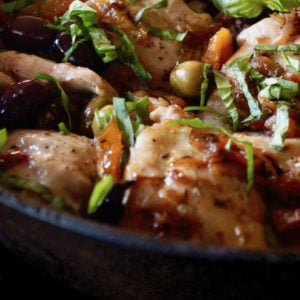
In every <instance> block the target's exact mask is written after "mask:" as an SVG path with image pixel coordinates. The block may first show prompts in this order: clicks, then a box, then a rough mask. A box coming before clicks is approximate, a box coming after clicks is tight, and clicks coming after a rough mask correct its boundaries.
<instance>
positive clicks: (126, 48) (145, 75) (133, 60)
mask: <svg viewBox="0 0 300 300" xmlns="http://www.w3.org/2000/svg"><path fill="white" fill-rule="evenodd" d="M113 30H114V31H115V32H116V33H118V34H119V35H120V36H121V37H122V43H121V46H120V47H119V48H118V49H117V53H118V58H119V60H120V61H121V63H123V64H125V65H127V66H129V67H130V68H131V69H132V70H133V71H134V73H135V74H136V76H137V77H138V78H139V80H140V81H141V85H142V87H143V88H147V87H148V83H149V81H150V80H151V79H152V76H151V74H150V73H149V72H147V71H146V69H145V68H144V66H143V65H142V64H141V62H140V61H139V58H138V57H137V55H136V53H135V49H134V45H133V44H132V42H131V40H130V38H129V37H128V35H127V34H126V33H125V32H123V31H122V30H121V29H119V28H117V27H113Z"/></svg>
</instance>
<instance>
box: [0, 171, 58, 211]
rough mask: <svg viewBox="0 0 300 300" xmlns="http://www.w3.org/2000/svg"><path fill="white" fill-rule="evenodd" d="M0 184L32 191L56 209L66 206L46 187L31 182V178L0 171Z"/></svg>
mask: <svg viewBox="0 0 300 300" xmlns="http://www.w3.org/2000/svg"><path fill="white" fill-rule="evenodd" d="M0 183H1V184H3V185H4V186H6V187H8V188H12V189H15V190H29V191H32V192H34V193H36V194H38V195H39V196H40V197H42V198H43V199H44V200H46V201H47V202H48V203H49V204H50V205H51V206H55V207H56V208H59V207H58V206H64V205H63V199H62V198H61V197H59V196H57V195H54V194H53V193H52V192H51V191H50V190H49V189H48V188H47V187H46V186H44V185H42V184H40V183H39V182H37V181H33V180H30V179H29V178H26V177H21V176H16V175H10V174H7V173H4V172H1V171H0ZM58 204H59V205H58Z"/></svg>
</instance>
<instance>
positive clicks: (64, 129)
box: [57, 122, 70, 135]
mask: <svg viewBox="0 0 300 300" xmlns="http://www.w3.org/2000/svg"><path fill="white" fill-rule="evenodd" d="M57 127H58V130H59V132H60V133H61V134H63V135H67V134H69V133H70V131H69V130H68V128H67V126H66V124H65V123H64V122H60V123H58V124H57Z"/></svg>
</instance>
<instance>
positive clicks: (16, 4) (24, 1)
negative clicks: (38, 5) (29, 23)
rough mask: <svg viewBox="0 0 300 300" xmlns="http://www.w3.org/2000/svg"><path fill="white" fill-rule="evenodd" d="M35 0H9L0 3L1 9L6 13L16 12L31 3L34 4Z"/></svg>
mask: <svg viewBox="0 0 300 300" xmlns="http://www.w3.org/2000/svg"><path fill="white" fill-rule="evenodd" d="M34 2H35V0H15V1H9V2H5V3H2V4H0V9H1V10H2V11H4V12H5V13H15V12H17V11H19V10H21V9H23V8H25V7H27V6H29V5H31V4H33V3H34Z"/></svg>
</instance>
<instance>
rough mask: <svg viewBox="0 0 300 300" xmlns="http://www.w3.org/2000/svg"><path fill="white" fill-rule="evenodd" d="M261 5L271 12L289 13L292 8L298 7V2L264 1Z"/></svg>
mask: <svg viewBox="0 0 300 300" xmlns="http://www.w3.org/2000/svg"><path fill="white" fill-rule="evenodd" d="M263 3H264V4H265V5H266V6H267V7H268V8H269V9H271V10H275V11H280V12H290V11H291V9H292V8H294V7H299V6H300V0H264V1H263Z"/></svg>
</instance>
